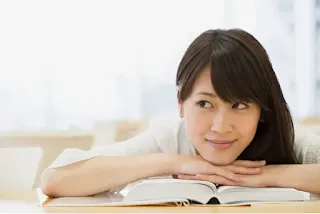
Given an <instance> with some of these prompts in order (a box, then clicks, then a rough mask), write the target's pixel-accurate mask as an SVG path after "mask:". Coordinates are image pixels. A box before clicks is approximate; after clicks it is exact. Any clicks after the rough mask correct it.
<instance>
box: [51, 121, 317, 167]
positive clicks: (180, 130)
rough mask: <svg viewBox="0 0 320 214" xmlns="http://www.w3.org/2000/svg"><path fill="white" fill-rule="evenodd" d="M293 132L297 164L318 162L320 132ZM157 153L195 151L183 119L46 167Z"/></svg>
mask: <svg viewBox="0 0 320 214" xmlns="http://www.w3.org/2000/svg"><path fill="white" fill-rule="evenodd" d="M295 134H296V136H295V145H294V151H295V153H296V155H297V157H298V161H299V163H303V164H308V163H320V135H317V134H313V133H310V132H307V130H304V128H303V127H301V125H298V124H295ZM161 152H165V153H172V154H189V155H195V154H196V152H195V149H194V147H193V146H192V144H191V142H190V141H189V140H188V138H187V136H186V132H185V127H184V121H183V119H180V118H174V117H172V118H169V119H167V120H162V121H161V122H160V123H156V124H153V125H151V126H149V128H148V129H147V130H146V131H144V132H143V133H142V134H140V135H138V136H136V137H134V138H131V139H129V140H126V141H123V142H119V143H114V144H111V145H108V146H106V147H103V149H101V150H100V151H83V150H80V149H65V150H64V151H63V152H62V154H61V155H60V156H59V157H58V158H57V159H56V160H55V161H54V162H53V163H52V164H51V165H50V166H49V168H57V167H61V166H65V165H68V164H71V163H74V162H77V161H82V160H87V159H89V158H92V157H96V156H125V155H143V154H151V153H161Z"/></svg>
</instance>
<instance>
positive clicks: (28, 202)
mask: <svg viewBox="0 0 320 214" xmlns="http://www.w3.org/2000/svg"><path fill="white" fill-rule="evenodd" d="M0 212H5V213H10V212H11V213H12V212H16V213H18V212H19V213H70V212H77V213H86V212H89V213H107V212H114V213H120V212H122V213H123V212H131V213H137V212H139V213H140V212H148V213H151V212H157V213H164V212H166V213H168V212H170V213H175V212H184V213H190V212H197V213H203V212H204V213H212V212H223V213H226V212H227V213H239V212H240V213H257V212H264V213H268V212H284V213H297V212H299V213H306V212H320V201H308V202H295V203H292V202H291V203H274V204H255V205H253V206H240V207H222V206H218V205H217V206H189V207H167V206H143V207H142V206H137V207H40V206H39V202H38V197H37V194H36V191H35V190H31V189H29V190H27V189H25V190H23V189H15V190H12V189H11V190H0Z"/></svg>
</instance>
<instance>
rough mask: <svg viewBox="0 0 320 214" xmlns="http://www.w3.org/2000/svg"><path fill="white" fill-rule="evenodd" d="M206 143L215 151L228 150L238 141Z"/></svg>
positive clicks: (210, 141)
mask: <svg viewBox="0 0 320 214" xmlns="http://www.w3.org/2000/svg"><path fill="white" fill-rule="evenodd" d="M206 141H207V142H208V143H209V144H210V145H211V146H212V147H213V148H215V149H228V148H230V147H231V146H232V144H233V143H234V142H235V141H236V140H208V139H206Z"/></svg>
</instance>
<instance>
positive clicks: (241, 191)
mask: <svg viewBox="0 0 320 214" xmlns="http://www.w3.org/2000/svg"><path fill="white" fill-rule="evenodd" d="M309 198H310V194H309V193H307V192H303V191H299V190H296V189H294V188H278V187H268V188H250V187H239V186H221V187H219V188H218V199H219V201H220V202H221V203H243V202H250V203H257V202H276V201H278V202H287V201H305V200H309Z"/></svg>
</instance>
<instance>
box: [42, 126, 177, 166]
mask: <svg viewBox="0 0 320 214" xmlns="http://www.w3.org/2000/svg"><path fill="white" fill-rule="evenodd" d="M175 141H176V140H175V136H173V131H172V129H171V128H168V127H166V126H157V127H149V128H148V129H147V130H146V131H144V132H143V133H141V134H140V135H138V136H136V137H133V138H131V139H129V140H126V141H123V142H117V143H114V144H112V145H108V146H104V147H101V149H99V150H90V151H83V150H80V149H75V148H70V149H65V150H64V151H63V152H62V153H61V155H59V157H58V158H57V159H56V160H55V161H54V162H53V163H52V164H51V165H50V166H49V167H48V168H57V167H62V166H66V165H69V164H72V163H75V162H78V161H83V160H88V159H91V158H93V157H96V156H127V155H143V154H152V153H160V152H168V153H176V151H177V145H176V144H177V143H176V142H175Z"/></svg>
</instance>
